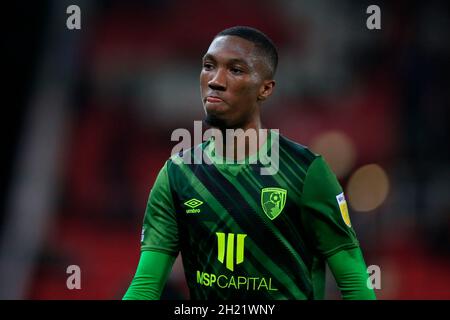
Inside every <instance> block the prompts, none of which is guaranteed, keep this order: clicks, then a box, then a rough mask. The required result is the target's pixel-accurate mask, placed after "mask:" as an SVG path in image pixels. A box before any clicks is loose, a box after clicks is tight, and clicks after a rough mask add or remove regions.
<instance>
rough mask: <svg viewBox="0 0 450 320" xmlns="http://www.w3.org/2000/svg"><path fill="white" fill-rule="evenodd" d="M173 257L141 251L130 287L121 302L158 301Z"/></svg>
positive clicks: (173, 259)
mask: <svg viewBox="0 0 450 320" xmlns="http://www.w3.org/2000/svg"><path fill="white" fill-rule="evenodd" d="M174 261H175V257H174V256H171V255H169V254H166V253H161V252H157V251H143V252H142V253H141V258H140V259H139V264H138V267H137V270H136V274H135V275H134V278H133V280H132V281H131V285H130V287H129V288H128V290H127V292H126V293H125V295H124V297H123V300H158V299H159V298H160V297H161V292H162V290H163V288H164V285H165V284H166V281H167V277H168V276H169V273H170V271H171V269H172V265H173V263H174Z"/></svg>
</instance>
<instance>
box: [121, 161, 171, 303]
mask: <svg viewBox="0 0 450 320" xmlns="http://www.w3.org/2000/svg"><path fill="white" fill-rule="evenodd" d="M168 163H169V162H166V164H165V165H164V167H163V168H162V169H161V171H160V172H159V174H158V177H157V178H156V181H155V184H154V185H153V188H152V190H151V192H150V195H149V199H148V202H147V208H146V211H145V216H144V223H143V229H142V239H141V257H140V259H139V264H138V267H137V269H136V274H135V276H134V278H133V280H132V282H131V285H130V287H129V288H128V290H127V292H126V294H125V296H124V297H123V299H124V300H125V299H127V300H129V299H133V300H134V299H159V298H160V296H161V292H162V290H163V288H164V286H165V283H166V281H167V278H168V276H169V274H170V271H171V270H172V266H173V263H174V261H175V258H176V256H177V255H178V251H179V242H178V227H177V221H176V215H175V208H174V205H173V200H172V194H171V190H170V183H169V177H168V169H167V167H168Z"/></svg>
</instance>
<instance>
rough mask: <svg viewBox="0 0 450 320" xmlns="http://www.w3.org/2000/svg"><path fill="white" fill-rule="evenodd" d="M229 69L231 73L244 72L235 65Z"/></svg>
mask: <svg viewBox="0 0 450 320" xmlns="http://www.w3.org/2000/svg"><path fill="white" fill-rule="evenodd" d="M230 71H231V73H233V74H238V75H239V74H242V73H244V71H243V70H242V69H240V68H236V67H232V68H230Z"/></svg>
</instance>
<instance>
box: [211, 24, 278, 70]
mask: <svg viewBox="0 0 450 320" xmlns="http://www.w3.org/2000/svg"><path fill="white" fill-rule="evenodd" d="M221 36H237V37H241V38H243V39H245V40H248V41H250V42H253V43H254V44H255V45H256V47H257V48H258V49H259V50H261V52H262V53H263V54H264V55H265V56H266V57H267V58H268V62H269V67H270V69H271V70H270V73H271V74H270V76H271V77H273V76H275V72H276V70H277V66H278V51H277V48H276V47H275V44H274V43H273V41H272V40H271V39H270V38H269V37H268V36H267V35H266V34H264V33H263V32H262V31H260V30H258V29H255V28H252V27H247V26H235V27H231V28H228V29H225V30H223V31H220V32H219V33H218V34H217V35H216V36H215V37H214V39H215V38H218V37H221Z"/></svg>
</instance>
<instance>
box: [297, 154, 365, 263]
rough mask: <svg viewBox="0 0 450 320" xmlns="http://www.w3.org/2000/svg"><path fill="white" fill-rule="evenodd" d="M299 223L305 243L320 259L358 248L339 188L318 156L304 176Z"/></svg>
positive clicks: (332, 174) (331, 173)
mask: <svg viewBox="0 0 450 320" xmlns="http://www.w3.org/2000/svg"><path fill="white" fill-rule="evenodd" d="M301 221H302V225H303V230H304V232H305V234H306V236H307V239H308V241H309V243H310V244H311V246H312V247H313V249H314V250H315V251H317V252H318V253H319V254H320V255H321V256H322V257H324V258H326V257H328V256H330V255H332V254H334V253H336V252H338V251H340V250H343V249H350V248H356V247H358V246H359V242H358V240H357V238H356V234H355V232H354V230H353V229H352V227H351V223H350V218H349V215H348V209H347V203H346V201H345V197H344V193H343V191H342V188H341V186H340V184H339V182H338V181H337V178H336V176H335V175H334V173H333V172H332V171H331V169H330V168H329V167H328V165H327V163H326V162H325V160H324V159H323V158H322V156H318V157H317V158H316V159H315V160H314V161H313V162H312V163H311V165H310V166H309V168H308V170H307V172H306V177H305V180H304V185H303V194H302V203H301Z"/></svg>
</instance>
